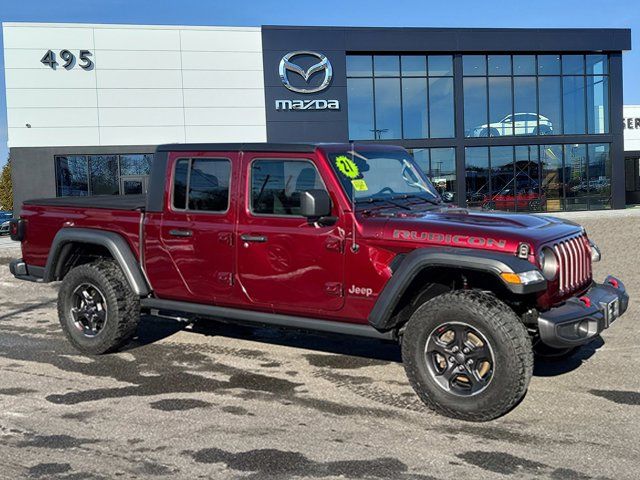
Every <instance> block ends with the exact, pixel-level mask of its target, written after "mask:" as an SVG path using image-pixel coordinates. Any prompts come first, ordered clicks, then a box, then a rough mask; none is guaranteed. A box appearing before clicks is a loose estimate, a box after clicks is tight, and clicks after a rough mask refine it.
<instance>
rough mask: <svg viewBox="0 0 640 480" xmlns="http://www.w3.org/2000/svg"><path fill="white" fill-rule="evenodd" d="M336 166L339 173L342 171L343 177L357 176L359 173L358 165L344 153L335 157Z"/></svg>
mask: <svg viewBox="0 0 640 480" xmlns="http://www.w3.org/2000/svg"><path fill="white" fill-rule="evenodd" d="M336 167H338V170H340V173H342V174H343V175H344V176H345V177H348V178H351V179H354V178H357V177H358V175H360V170H359V169H358V165H356V162H354V161H353V160H351V159H350V158H349V157H347V156H346V155H339V156H338V157H336ZM365 186H366V184H365Z"/></svg>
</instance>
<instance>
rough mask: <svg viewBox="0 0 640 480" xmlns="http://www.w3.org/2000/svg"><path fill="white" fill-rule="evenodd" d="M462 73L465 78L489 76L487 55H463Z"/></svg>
mask: <svg viewBox="0 0 640 480" xmlns="http://www.w3.org/2000/svg"><path fill="white" fill-rule="evenodd" d="M462 71H463V73H464V75H465V76H467V77H472V76H478V75H480V76H484V75H486V74H487V57H486V55H463V57H462Z"/></svg>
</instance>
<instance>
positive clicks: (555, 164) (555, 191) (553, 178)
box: [540, 145, 564, 212]
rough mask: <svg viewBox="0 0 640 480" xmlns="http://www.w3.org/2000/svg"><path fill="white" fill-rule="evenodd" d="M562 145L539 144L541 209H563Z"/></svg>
mask: <svg viewBox="0 0 640 480" xmlns="http://www.w3.org/2000/svg"><path fill="white" fill-rule="evenodd" d="M562 165H563V153H562V145H541V146H540V171H541V192H540V193H541V196H542V200H543V209H544V210H546V211H548V212H557V211H560V210H562V209H563V205H562V200H563V198H564V175H563V169H562Z"/></svg>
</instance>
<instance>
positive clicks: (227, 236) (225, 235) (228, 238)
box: [218, 232, 233, 245]
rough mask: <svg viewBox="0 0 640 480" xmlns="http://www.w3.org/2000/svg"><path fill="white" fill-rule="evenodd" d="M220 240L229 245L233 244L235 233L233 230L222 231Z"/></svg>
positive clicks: (219, 234) (219, 235) (219, 236)
mask: <svg viewBox="0 0 640 480" xmlns="http://www.w3.org/2000/svg"><path fill="white" fill-rule="evenodd" d="M218 241H219V242H220V243H225V244H227V245H233V233H232V232H220V233H218Z"/></svg>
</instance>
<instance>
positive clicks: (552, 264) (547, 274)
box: [538, 247, 558, 281]
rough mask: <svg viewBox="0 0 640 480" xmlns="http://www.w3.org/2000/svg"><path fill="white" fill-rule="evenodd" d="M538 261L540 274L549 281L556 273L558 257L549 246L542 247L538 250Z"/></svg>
mask: <svg viewBox="0 0 640 480" xmlns="http://www.w3.org/2000/svg"><path fill="white" fill-rule="evenodd" d="M538 260H539V262H540V270H542V276H543V277H544V278H546V279H547V280H549V281H551V280H553V279H555V278H556V275H558V257H556V254H555V253H554V252H553V250H552V249H550V248H549V247H544V248H543V249H542V250H541V251H540V255H539V258H538Z"/></svg>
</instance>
